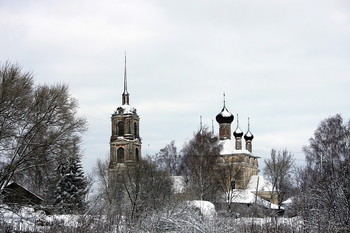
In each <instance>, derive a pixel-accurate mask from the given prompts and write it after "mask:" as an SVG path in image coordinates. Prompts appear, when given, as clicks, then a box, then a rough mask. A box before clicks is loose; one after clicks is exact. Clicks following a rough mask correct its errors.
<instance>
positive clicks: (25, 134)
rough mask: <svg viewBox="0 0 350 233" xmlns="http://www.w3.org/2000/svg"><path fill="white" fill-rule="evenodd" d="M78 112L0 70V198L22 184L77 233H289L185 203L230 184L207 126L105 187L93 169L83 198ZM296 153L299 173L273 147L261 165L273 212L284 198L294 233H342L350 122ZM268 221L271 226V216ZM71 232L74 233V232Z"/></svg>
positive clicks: (9, 68) (49, 90)
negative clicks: (179, 184) (301, 156)
mask: <svg viewBox="0 0 350 233" xmlns="http://www.w3.org/2000/svg"><path fill="white" fill-rule="evenodd" d="M77 108H78V103H77V100H76V99H74V98H73V97H72V96H71V95H70V94H69V89H68V86H67V85H65V84H55V85H47V84H44V85H41V84H35V83H34V78H33V75H32V74H31V73H28V72H23V71H22V70H21V68H20V67H19V66H17V65H13V64H11V63H9V62H7V63H5V64H3V65H2V67H1V68H0V158H1V159H0V191H1V190H3V189H4V188H5V187H6V186H7V185H8V184H9V183H10V182H13V181H15V182H18V183H24V184H26V186H27V187H28V188H29V189H30V190H32V191H34V192H35V193H37V194H39V195H40V196H41V197H43V198H44V199H45V201H46V204H47V205H48V206H51V207H52V208H51V209H52V211H54V212H56V213H81V214H84V215H82V218H83V219H82V225H80V227H81V228H82V229H84V230H82V231H81V232H89V231H88V229H90V230H92V229H93V232H113V231H114V232H118V231H120V232H122V231H124V230H125V229H128V230H129V232H133V231H135V232H140V231H145V232H152V231H154V232H166V231H172V232H176V231H184V227H185V228H186V227H190V225H189V224H188V219H191V221H193V223H195V229H196V230H193V231H194V232H208V230H209V231H210V229H211V230H213V229H215V230H219V229H221V228H220V227H222V229H224V228H225V227H226V228H227V229H230V232H251V231H249V230H252V229H253V228H254V227H255V228H254V229H260V230H261V231H260V232H263V231H262V230H263V229H266V232H271V231H272V230H273V231H274V232H282V231H283V232H295V230H296V228H295V227H294V226H285V225H278V224H277V223H276V225H275V227H273V228H269V227H268V225H266V226H264V227H266V228H264V227H263V228H259V227H258V226H256V225H254V224H252V225H250V226H251V227H252V228H245V227H247V226H246V225H244V226H242V227H238V228H237V227H235V226H232V225H229V223H228V222H229V221H228V220H227V219H231V220H233V219H235V218H236V217H237V215H234V213H235V212H237V211H238V208H240V207H239V206H231V205H230V203H231V202H229V201H228V202H227V203H228V208H226V210H227V212H226V213H225V214H224V213H221V214H220V215H218V216H217V217H216V221H215V223H214V222H211V224H212V225H208V222H206V220H205V218H204V216H202V215H201V213H200V212H198V210H194V209H193V208H190V207H188V205H186V201H188V200H204V201H211V202H214V203H215V202H216V201H217V200H218V198H222V194H223V193H225V192H227V191H229V190H227V187H228V186H227V183H226V181H227V180H230V179H231V178H230V177H229V176H232V174H233V173H232V167H230V166H225V167H222V168H220V169H218V166H217V159H218V157H219V155H220V150H221V145H220V143H219V139H218V137H217V136H216V135H214V134H213V133H212V132H211V131H209V130H208V128H207V127H202V128H201V129H199V130H198V131H197V132H195V133H194V134H193V138H192V139H190V140H189V141H188V142H186V143H185V144H184V145H183V148H182V149H181V150H178V148H177V147H176V145H175V142H174V141H172V142H170V143H169V144H168V145H166V146H165V147H164V148H162V149H160V151H159V153H157V154H155V155H153V156H149V157H146V158H144V159H143V160H141V161H140V162H139V163H138V164H136V165H135V166H134V167H130V168H128V169H127V170H125V171H123V175H121V176H120V178H119V179H118V181H117V182H116V183H115V184H113V185H111V184H110V183H109V178H108V161H103V160H99V161H97V163H96V166H95V169H94V178H95V179H94V186H93V187H94V188H93V189H92V190H89V187H91V185H92V184H91V183H90V182H88V179H87V177H86V175H85V174H84V172H83V169H82V165H81V157H82V152H81V134H82V133H84V132H85V131H86V130H87V122H86V119H84V118H82V117H79V116H78V113H77ZM303 151H304V153H305V158H306V163H305V164H304V166H302V167H296V166H295V164H294V156H293V154H292V153H291V152H289V151H288V150H287V149H281V150H277V149H272V150H271V153H270V158H268V159H265V160H264V169H263V171H262V172H263V173H264V175H265V177H267V178H268V180H269V181H270V182H271V184H272V187H273V188H272V190H271V191H272V194H273V195H275V197H276V199H277V204H278V206H279V208H280V210H282V209H285V210H286V208H287V207H285V206H284V201H285V200H286V199H289V198H290V199H291V200H292V204H291V205H290V206H289V207H288V211H289V215H288V216H297V217H298V218H299V219H301V222H302V224H301V226H298V227H299V228H298V231H304V232H349V231H350V181H349V180H350V179H349V176H350V163H349V162H350V161H349V159H350V158H349V156H350V121H348V122H345V121H344V120H343V118H342V116H341V115H339V114H337V115H335V116H330V117H328V118H326V119H325V120H323V121H322V122H321V123H320V124H319V126H318V127H317V129H316V130H315V132H314V135H313V136H312V137H311V138H310V140H309V144H308V145H307V146H305V147H304V148H303ZM236 172H239V171H236ZM174 176H181V177H182V181H183V182H184V183H185V184H186V187H187V190H186V192H184V194H179V193H175V192H174V191H175V190H174V181H175V180H174ZM230 188H231V189H234V185H233V186H231V187H230ZM89 191H91V192H89ZM1 193H2V192H1ZM87 194H89V196H87ZM87 197H89V198H87ZM253 210H254V209H253V208H251V209H249V208H248V211H250V212H252V211H253ZM265 213H266V212H265ZM277 213H280V212H277ZM96 216H100V217H99V218H98V217H96ZM184 216H187V218H188V219H186V217H184ZM250 216H253V215H250ZM255 216H258V214H256V215H255ZM271 216H272V215H271ZM273 217H274V218H275V219H277V217H278V216H277V215H276V212H275V213H274V215H273ZM231 220H230V221H231ZM55 227H57V229H58V230H57V231H62V229H63V228H60V227H59V226H55ZM288 227H289V228H288ZM53 229H54V227H53V228H52V229H51V230H53ZM150 229H151V230H150ZM237 229H240V230H237ZM64 231H65V232H69V231H68V230H67V229H64ZM74 231H75V232H79V231H78V230H77V228H75V229H74ZM221 232H225V231H221Z"/></svg>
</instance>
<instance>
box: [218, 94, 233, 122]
mask: <svg viewBox="0 0 350 233" xmlns="http://www.w3.org/2000/svg"><path fill="white" fill-rule="evenodd" d="M233 118H234V117H233V115H232V113H230V112H229V111H228V110H227V108H226V106H225V93H224V107H223V108H222V110H221V112H220V113H219V114H218V115H216V121H217V122H218V123H219V124H222V123H229V124H231V123H232V121H233Z"/></svg>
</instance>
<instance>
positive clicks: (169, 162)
mask: <svg viewBox="0 0 350 233" xmlns="http://www.w3.org/2000/svg"><path fill="white" fill-rule="evenodd" d="M156 163H157V166H158V167H160V168H161V169H162V170H167V171H169V173H170V174H171V175H172V176H177V175H179V173H180V165H181V155H180V153H178V151H177V148H176V145H175V141H171V142H170V144H167V145H166V146H165V147H164V148H162V149H160V151H159V153H157V154H156Z"/></svg>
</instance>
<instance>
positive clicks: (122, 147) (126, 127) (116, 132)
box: [109, 55, 141, 182]
mask: <svg viewBox="0 0 350 233" xmlns="http://www.w3.org/2000/svg"><path fill="white" fill-rule="evenodd" d="M111 122H112V124H111V129H112V130H111V131H112V135H111V138H110V143H109V145H110V158H109V177H110V182H111V180H112V179H113V177H116V175H118V173H119V172H121V171H123V170H125V169H126V168H127V167H132V166H134V165H135V164H136V163H138V162H139V161H140V159H141V138H140V134H139V122H140V118H139V116H138V115H137V113H136V109H135V108H133V107H131V106H130V103H129V92H128V89H127V74H126V55H125V68H124V91H123V93H122V105H121V106H120V107H118V108H117V110H116V111H115V112H114V113H113V114H112V117H111Z"/></svg>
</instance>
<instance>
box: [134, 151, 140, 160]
mask: <svg viewBox="0 0 350 233" xmlns="http://www.w3.org/2000/svg"><path fill="white" fill-rule="evenodd" d="M135 160H136V162H139V161H140V155H139V149H138V148H136V149H135Z"/></svg>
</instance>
